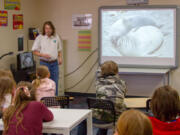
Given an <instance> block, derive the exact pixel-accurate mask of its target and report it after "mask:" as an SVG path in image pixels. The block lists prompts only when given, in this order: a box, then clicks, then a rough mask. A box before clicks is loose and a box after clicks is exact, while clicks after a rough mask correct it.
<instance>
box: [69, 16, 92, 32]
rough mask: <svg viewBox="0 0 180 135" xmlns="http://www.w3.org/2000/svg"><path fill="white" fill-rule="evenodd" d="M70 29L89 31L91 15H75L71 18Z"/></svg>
mask: <svg viewBox="0 0 180 135" xmlns="http://www.w3.org/2000/svg"><path fill="white" fill-rule="evenodd" d="M72 27H73V28H74V29H91V27H92V14H79V15H77V14H75V15H73V16H72Z"/></svg>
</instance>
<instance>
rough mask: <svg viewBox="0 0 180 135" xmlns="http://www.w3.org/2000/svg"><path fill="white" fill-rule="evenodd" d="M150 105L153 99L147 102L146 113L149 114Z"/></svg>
mask: <svg viewBox="0 0 180 135" xmlns="http://www.w3.org/2000/svg"><path fill="white" fill-rule="evenodd" d="M150 103H151V99H148V100H147V101H146V112H149V110H150Z"/></svg>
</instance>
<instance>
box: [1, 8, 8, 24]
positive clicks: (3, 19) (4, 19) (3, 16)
mask: <svg viewBox="0 0 180 135" xmlns="http://www.w3.org/2000/svg"><path fill="white" fill-rule="evenodd" d="M1 26H8V12H7V11H2V10H0V27H1Z"/></svg>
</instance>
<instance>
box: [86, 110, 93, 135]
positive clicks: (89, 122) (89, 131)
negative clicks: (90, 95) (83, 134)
mask: <svg viewBox="0 0 180 135" xmlns="http://www.w3.org/2000/svg"><path fill="white" fill-rule="evenodd" d="M92 131H93V127H92V112H91V113H89V115H88V118H87V135H93V132H92Z"/></svg>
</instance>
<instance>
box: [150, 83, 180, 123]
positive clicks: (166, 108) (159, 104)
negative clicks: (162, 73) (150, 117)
mask: <svg viewBox="0 0 180 135" xmlns="http://www.w3.org/2000/svg"><path fill="white" fill-rule="evenodd" d="M151 110H152V112H153V114H154V116H155V117H156V118H157V119H159V120H161V121H164V122H167V121H172V120H175V119H176V117H177V116H178V114H179V111H180V100H179V95H178V92H177V91H176V90H175V89H173V88H171V87H170V86H163V87H160V88H158V89H156V90H155V92H154V94H153V96H152V100H151Z"/></svg>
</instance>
